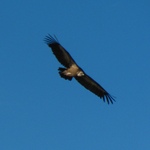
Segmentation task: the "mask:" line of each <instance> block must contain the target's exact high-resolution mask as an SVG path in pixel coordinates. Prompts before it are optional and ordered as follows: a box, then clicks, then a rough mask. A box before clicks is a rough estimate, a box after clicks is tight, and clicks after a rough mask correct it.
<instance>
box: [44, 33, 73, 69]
mask: <svg viewBox="0 0 150 150" xmlns="http://www.w3.org/2000/svg"><path fill="white" fill-rule="evenodd" d="M44 41H45V43H46V44H47V45H48V46H49V47H50V48H51V49H52V51H53V54H54V55H55V56H56V58H57V60H58V61H59V62H60V63H61V64H62V65H63V66H65V67H67V68H69V67H70V66H71V65H72V64H74V63H75V64H76V62H75V61H74V60H73V58H72V57H71V55H70V54H69V53H68V52H67V50H65V48H63V46H61V44H60V43H59V42H58V40H57V38H56V37H55V38H53V37H52V36H51V35H48V36H46V37H45V39H44Z"/></svg>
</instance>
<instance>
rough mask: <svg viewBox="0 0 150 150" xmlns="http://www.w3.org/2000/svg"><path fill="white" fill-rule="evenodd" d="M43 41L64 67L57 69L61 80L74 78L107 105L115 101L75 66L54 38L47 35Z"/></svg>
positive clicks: (73, 61)
mask: <svg viewBox="0 0 150 150" xmlns="http://www.w3.org/2000/svg"><path fill="white" fill-rule="evenodd" d="M44 41H45V43H46V44H47V45H48V46H49V47H50V48H51V49H52V52H53V54H54V55H55V56H56V58H57V60H58V61H59V62H60V63H61V64H62V65H63V66H64V67H65V68H62V67H60V68H58V71H59V74H60V76H61V77H62V78H64V79H66V80H69V81H71V80H72V78H73V77H74V78H75V79H76V80H77V81H78V82H79V83H80V84H81V85H82V86H84V87H85V88H86V89H88V90H89V91H91V92H93V93H94V94H96V95H97V96H99V97H100V98H102V99H103V101H104V102H105V101H107V103H108V104H109V103H110V102H111V103H112V104H113V102H114V101H115V99H114V98H113V97H112V96H111V95H110V94H109V93H108V92H107V91H106V90H105V89H104V88H103V87H102V86H101V85H100V84H98V83H97V82H96V81H95V80H93V79H92V78H91V77H90V76H88V75H87V74H86V73H85V72H84V71H83V69H81V68H80V67H79V66H78V65H77V63H76V62H75V60H74V59H73V58H72V57H71V55H70V54H69V53H68V51H67V50H65V48H64V47H63V46H62V45H61V44H60V43H59V42H58V40H57V38H56V37H52V36H51V35H48V36H46V37H45V39H44Z"/></svg>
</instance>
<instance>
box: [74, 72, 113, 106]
mask: <svg viewBox="0 0 150 150" xmlns="http://www.w3.org/2000/svg"><path fill="white" fill-rule="evenodd" d="M75 79H76V80H77V81H78V82H79V83H80V84H81V85H83V86H84V87H85V88H86V89H88V90H90V91H91V92H93V93H94V94H96V95H97V96H99V97H100V98H102V99H103V101H104V102H105V100H106V101H107V103H108V104H109V103H110V102H111V103H112V104H113V101H115V99H114V98H113V97H112V96H111V95H110V94H109V93H108V92H107V91H106V90H105V89H104V88H103V87H102V86H101V85H99V84H98V83H97V82H96V81H94V80H93V79H92V78H91V77H89V76H88V75H87V74H84V75H83V76H76V77H75Z"/></svg>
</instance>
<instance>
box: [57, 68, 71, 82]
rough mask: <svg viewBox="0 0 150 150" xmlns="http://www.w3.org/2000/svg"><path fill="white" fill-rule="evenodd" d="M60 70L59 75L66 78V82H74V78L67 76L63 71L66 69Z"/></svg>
mask: <svg viewBox="0 0 150 150" xmlns="http://www.w3.org/2000/svg"><path fill="white" fill-rule="evenodd" d="M58 70H59V75H60V76H61V77H62V78H64V79H65V80H69V81H71V80H72V77H69V76H66V75H65V74H64V73H63V71H65V70H66V69H65V68H58Z"/></svg>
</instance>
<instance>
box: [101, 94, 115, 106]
mask: <svg viewBox="0 0 150 150" xmlns="http://www.w3.org/2000/svg"><path fill="white" fill-rule="evenodd" d="M105 100H106V101H107V103H108V104H110V103H111V104H113V103H114V102H116V100H115V97H114V96H111V95H110V94H109V93H107V94H106V95H104V96H103V101H104V102H105Z"/></svg>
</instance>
